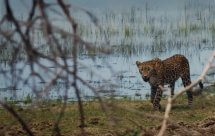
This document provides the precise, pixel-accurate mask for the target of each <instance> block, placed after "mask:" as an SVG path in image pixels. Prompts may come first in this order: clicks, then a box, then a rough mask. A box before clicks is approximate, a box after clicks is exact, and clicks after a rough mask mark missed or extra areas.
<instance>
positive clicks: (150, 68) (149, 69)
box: [136, 58, 161, 82]
mask: <svg viewBox="0 0 215 136" xmlns="http://www.w3.org/2000/svg"><path fill="white" fill-rule="evenodd" d="M160 62H161V60H160V59H158V58H156V59H153V60H151V61H145V62H139V61H136V65H137V67H138V69H139V72H140V74H141V76H142V78H143V80H144V81H145V82H148V81H149V79H150V77H152V76H155V75H157V71H156V69H157V67H158V66H159V65H160Z"/></svg>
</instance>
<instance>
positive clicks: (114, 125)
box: [0, 93, 215, 136]
mask: <svg viewBox="0 0 215 136" xmlns="http://www.w3.org/2000/svg"><path fill="white" fill-rule="evenodd" d="M105 102H106V103H108V105H111V103H113V104H114V105H115V106H117V107H121V108H113V107H110V106H108V107H107V112H106V113H104V112H103V111H102V109H101V107H100V104H99V102H98V101H96V100H95V101H88V102H84V103H83V105H84V111H85V123H86V127H85V130H86V132H87V133H88V134H89V135H103V134H114V135H129V136H130V135H134V136H135V135H139V134H140V133H141V130H142V128H145V129H147V128H151V127H153V128H154V127H155V128H156V127H158V126H159V125H160V124H161V120H159V119H156V118H147V117H145V116H144V115H145V114H150V115H157V116H163V114H164V110H165V108H164V107H165V104H166V100H165V99H162V102H161V104H162V110H161V111H154V110H153V108H152V105H151V103H150V101H149V100H145V101H142V100H129V99H120V100H116V99H113V100H112V101H110V100H105ZM13 107H15V109H16V111H17V112H18V114H19V115H20V116H21V117H23V118H24V120H25V121H26V122H27V123H28V125H29V126H30V128H31V129H32V131H33V132H34V133H35V134H36V135H51V134H52V130H53V126H54V123H55V121H56V120H57V117H58V116H59V114H60V110H61V107H62V103H60V102H59V101H48V102H43V103H41V104H38V106H37V107H34V108H33V107H29V108H26V109H25V108H23V107H18V106H15V105H13ZM137 113H138V114H137ZM0 115H1V116H0V122H1V124H0V128H1V127H3V128H7V129H6V132H13V133H15V134H18V132H19V131H20V134H19V135H25V133H24V131H23V130H22V129H21V126H20V125H19V124H18V122H17V121H16V120H15V119H14V118H13V117H12V116H11V115H10V114H9V113H8V112H7V111H5V110H3V109H1V110H0ZM107 115H108V116H107ZM213 115H215V96H213V95H209V94H207V93H204V94H203V95H201V96H196V97H195V99H194V104H193V107H192V108H189V107H188V106H187V99H186V97H185V96H181V97H179V98H178V99H177V100H176V101H175V103H174V105H173V109H172V112H171V114H170V119H171V120H174V121H176V122H181V121H183V122H185V123H189V124H191V123H194V122H198V121H202V120H204V119H206V118H208V117H211V116H213ZM79 125H80V120H79V111H78V105H77V103H76V102H73V103H69V104H68V105H67V108H66V110H65V113H64V116H63V118H62V120H61V122H60V125H59V127H60V129H61V132H62V134H64V135H68V136H69V135H78V134H80V127H79ZM0 130H1V129H0Z"/></svg>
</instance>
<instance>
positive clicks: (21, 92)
mask: <svg viewBox="0 0 215 136" xmlns="http://www.w3.org/2000/svg"><path fill="white" fill-rule="evenodd" d="M103 2H106V4H105V3H101V2H98V1H96V0H94V1H91V2H90V3H89V1H87V0H83V1H81V2H77V1H74V3H75V5H80V6H83V7H84V8H86V9H88V10H90V11H92V12H93V13H94V14H95V15H96V16H97V17H98V20H99V24H100V26H101V28H102V29H98V28H97V27H96V26H95V25H94V24H93V23H92V21H91V20H90V18H89V17H88V16H87V15H86V14H85V13H84V12H82V11H80V9H79V10H75V11H74V16H75V18H76V19H77V21H78V23H79V34H80V35H81V36H82V37H83V38H84V39H85V40H86V41H89V42H92V43H94V44H95V45H96V46H98V47H101V48H104V47H108V48H110V49H112V54H111V55H105V54H100V53H99V54H96V53H93V59H92V57H91V56H92V54H91V53H89V52H86V51H85V50H81V51H80V53H79V57H78V62H79V66H78V67H79V68H78V72H79V73H78V74H79V76H80V77H82V78H83V79H84V80H85V81H86V82H87V83H89V84H90V85H91V86H93V87H95V88H97V89H98V91H99V93H100V94H101V95H102V96H111V95H112V96H116V97H130V98H135V99H145V96H146V95H147V94H150V87H149V85H148V83H145V82H143V80H142V79H141V76H140V74H139V71H138V69H137V67H136V64H135V62H136V61H137V60H138V61H147V60H150V59H153V58H155V57H159V58H160V59H165V58H167V57H170V56H172V55H174V54H183V55H185V56H186V57H187V58H188V60H189V62H190V69H191V70H190V71H191V79H192V80H195V79H196V78H197V77H198V76H199V75H200V73H201V72H202V69H203V67H204V66H205V64H207V61H208V58H209V57H210V55H211V53H212V51H213V50H214V47H215V46H214V38H215V31H214V30H215V24H214V22H213V20H214V15H213V13H215V11H214V10H213V9H215V8H212V7H214V3H213V2H212V1H207V2H204V4H201V1H196V2H193V1H190V3H186V2H185V1H183V2H182V3H180V4H178V1H174V2H172V1H171V3H170V5H169V6H168V5H165V4H158V3H157V4H155V5H153V3H155V1H151V2H150V3H149V4H148V5H147V4H146V2H145V3H142V2H141V1H138V0H137V1H135V2H130V1H124V2H123V4H124V6H123V5H121V7H120V8H119V7H117V6H111V2H110V1H109V2H108V1H105V0H103ZM121 2H122V1H121ZM165 2H166V1H165ZM112 3H114V2H113V1H112ZM117 3H118V5H120V2H117ZM167 3H168V1H167ZM95 5H96V7H95ZM171 5H173V7H175V8H173V7H171ZM210 6H211V8H209V7H210ZM156 9H157V10H156ZM168 11H172V12H171V13H170V12H168ZM146 12H147V13H146ZM56 24H58V25H59V26H61V27H62V28H65V29H67V23H64V22H63V21H60V22H56ZM35 39H39V38H38V37H36V38H35ZM40 43H41V42H37V40H36V44H40ZM104 43H105V45H104ZM44 50H46V49H44ZM58 61H59V62H60V61H61V59H60V58H59V60H58ZM39 62H40V63H41V64H43V65H45V66H47V67H48V68H49V69H52V70H53V71H54V72H57V71H59V67H57V66H55V65H54V64H52V63H50V62H48V61H47V60H44V59H40V60H39ZM67 62H68V65H69V66H70V67H72V65H73V64H72V60H71V58H68V59H67ZM16 66H17V69H22V70H23V71H24V72H22V73H21V74H19V71H20V70H16V71H15V72H16V74H17V75H18V76H17V77H13V76H11V72H10V70H11V69H10V65H9V64H5V63H2V64H1V70H2V71H4V72H3V73H1V75H0V79H1V82H0V99H1V100H4V99H16V100H23V99H26V97H27V96H30V97H34V96H36V94H39V96H40V97H42V98H44V99H59V98H62V97H63V96H64V91H65V86H66V83H65V82H64V81H61V80H58V81H57V82H56V83H55V84H54V85H53V86H52V87H51V88H49V89H48V91H44V88H45V86H46V83H47V82H48V81H49V80H51V79H52V76H51V75H49V73H47V71H45V70H41V69H40V68H39V67H38V66H36V67H35V69H36V71H37V72H39V73H40V74H41V75H42V77H43V78H44V79H45V80H46V82H40V80H39V79H34V80H29V83H28V84H26V83H24V82H18V81H19V80H20V79H19V78H27V77H28V76H29V74H30V66H29V65H26V66H25V61H21V62H17V63H16ZM24 66H25V67H24ZM110 67H111V68H110ZM5 71H8V72H5ZM214 74H215V72H213V70H212V71H211V72H210V74H209V75H208V76H207V77H206V80H205V81H204V84H205V85H208V84H211V83H213V81H214V80H215V76H214ZM71 80H72V79H71ZM16 83H17V84H16ZM14 84H15V85H16V88H15V89H14V88H13V87H12V86H14ZM110 84H113V85H110ZM115 85H116V86H115ZM181 86H182V82H181V80H178V81H177V83H176V90H177V89H178V88H179V87H181ZM78 87H79V88H80V90H81V96H82V97H83V98H85V99H91V98H93V97H94V93H93V92H92V91H90V90H89V89H88V88H87V87H86V86H83V85H82V84H81V83H78ZM32 88H34V91H32ZM35 92H36V93H35ZM68 97H69V99H70V100H76V95H75V93H74V89H73V88H71V87H69V88H68Z"/></svg>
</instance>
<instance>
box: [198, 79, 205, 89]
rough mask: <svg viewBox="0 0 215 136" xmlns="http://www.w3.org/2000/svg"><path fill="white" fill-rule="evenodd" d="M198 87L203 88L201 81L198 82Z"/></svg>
mask: <svg viewBox="0 0 215 136" xmlns="http://www.w3.org/2000/svg"><path fill="white" fill-rule="evenodd" d="M199 87H200V88H201V89H203V88H204V86H203V84H202V82H201V81H200V82H199Z"/></svg>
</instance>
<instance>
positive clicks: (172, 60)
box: [136, 54, 203, 110]
mask: <svg viewBox="0 0 215 136" xmlns="http://www.w3.org/2000/svg"><path fill="white" fill-rule="evenodd" d="M136 65H137V68H138V69H139V73H140V75H141V77H142V79H143V81H145V82H148V83H149V85H150V87H151V103H152V105H153V108H154V109H156V110H158V109H161V105H160V101H161V97H162V94H163V87H164V85H169V88H170V90H171V97H173V96H174V89H175V82H176V81H177V80H178V79H179V78H181V79H182V83H183V85H184V87H186V86H189V85H190V84H191V78H190V66H189V61H188V59H187V58H186V57H185V56H184V55H181V54H175V55H173V56H171V57H169V58H166V59H164V60H161V59H159V58H154V59H152V60H148V61H144V62H140V61H136ZM199 86H200V89H203V83H202V81H200V82H199ZM186 94H187V98H188V106H189V107H190V106H192V103H193V94H192V88H191V89H190V90H188V91H186Z"/></svg>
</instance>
